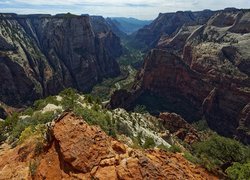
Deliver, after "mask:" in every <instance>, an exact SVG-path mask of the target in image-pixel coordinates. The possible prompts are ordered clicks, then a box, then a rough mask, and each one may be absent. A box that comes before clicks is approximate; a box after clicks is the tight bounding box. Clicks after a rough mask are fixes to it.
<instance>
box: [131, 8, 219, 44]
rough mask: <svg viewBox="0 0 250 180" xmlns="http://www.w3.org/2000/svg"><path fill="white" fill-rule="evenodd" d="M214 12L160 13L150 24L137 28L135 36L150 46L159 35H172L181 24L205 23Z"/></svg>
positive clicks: (155, 42) (157, 39)
mask: <svg viewBox="0 0 250 180" xmlns="http://www.w3.org/2000/svg"><path fill="white" fill-rule="evenodd" d="M214 13H215V12H213V11H210V10H204V11H199V12H191V11H178V12H176V13H160V14H159V16H158V17H157V18H156V19H155V20H154V21H153V22H152V23H151V24H149V25H147V26H145V27H143V28H141V29H139V30H138V32H137V33H136V35H135V38H136V40H138V41H139V42H144V43H145V44H146V45H147V46H149V47H151V48H152V47H154V46H155V45H157V42H158V41H159V39H160V38H161V37H164V36H165V37H168V36H174V35H175V34H176V33H177V32H178V31H179V30H180V28H181V27H182V26H183V25H202V24H205V23H206V22H207V20H208V19H209V18H210V17H211V16H212V15H213V14H214Z"/></svg>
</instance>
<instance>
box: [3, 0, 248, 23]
mask: <svg viewBox="0 0 250 180" xmlns="http://www.w3.org/2000/svg"><path fill="white" fill-rule="evenodd" d="M226 7H237V8H250V0H0V11H1V12H16V13H21V14H24V13H50V14H56V13H63V12H64V13H65V12H71V13H75V14H96V15H103V16H126V17H136V18H140V19H153V18H155V17H156V16H157V15H158V14H159V13H160V12H174V11H178V10H193V11H197V10H203V9H212V10H216V9H224V8H226Z"/></svg>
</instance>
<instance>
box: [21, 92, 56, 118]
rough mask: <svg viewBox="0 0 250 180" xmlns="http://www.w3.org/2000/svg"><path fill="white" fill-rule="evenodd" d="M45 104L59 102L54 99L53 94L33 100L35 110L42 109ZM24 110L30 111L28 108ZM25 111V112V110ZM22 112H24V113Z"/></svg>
mask: <svg viewBox="0 0 250 180" xmlns="http://www.w3.org/2000/svg"><path fill="white" fill-rule="evenodd" d="M47 104H54V105H59V102H58V101H57V100H56V97H55V96H48V97H47V98H45V99H39V100H36V101H35V102H34V105H33V106H34V108H35V109H36V110H41V109H43V108H44V107H45V106H46V105H47ZM26 111H28V112H29V111H31V110H30V108H28V109H27V110H26ZM26 111H25V112H26ZM25 112H24V113H25ZM28 115H32V114H28Z"/></svg>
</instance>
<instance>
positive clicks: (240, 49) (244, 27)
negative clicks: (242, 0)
mask: <svg viewBox="0 0 250 180" xmlns="http://www.w3.org/2000/svg"><path fill="white" fill-rule="evenodd" d="M249 16H250V12H249V11H248V10H237V9H225V10H224V11H220V12H217V13H215V14H214V16H212V17H211V18H210V19H209V20H208V21H207V23H206V24H204V25H200V26H197V25H195V26H190V25H188V26H187V25H184V26H182V28H181V29H180V30H179V31H178V32H177V33H176V34H175V36H174V37H162V38H161V39H160V41H159V42H158V45H157V47H156V49H153V50H151V51H150V52H149V54H148V56H147V57H146V58H145V61H144V66H143V68H142V70H141V71H140V72H139V73H138V75H137V78H136V81H135V83H134V86H133V88H132V89H131V90H130V92H126V91H123V92H122V91H119V92H115V93H114V94H113V96H112V99H111V102H110V106H111V107H117V106H122V107H125V108H129V107H131V106H133V104H136V103H138V102H142V101H143V102H145V99H146V97H148V96H152V95H154V96H155V95H156V96H159V97H160V99H158V101H160V100H165V101H164V102H161V104H167V106H166V109H165V110H168V111H171V112H177V113H178V114H180V115H182V117H184V118H185V120H187V121H189V122H192V121H195V120H199V119H201V118H202V116H205V118H206V120H207V122H208V125H209V126H210V127H211V128H212V129H213V130H215V131H217V132H219V133H220V134H222V135H225V136H229V137H233V136H237V137H238V138H239V139H240V140H242V141H243V142H245V143H249V132H250V129H249V127H248V125H246V122H248V120H247V119H248V114H249V108H248V106H247V105H248V104H249V102H250V93H249V92H250V91H249V89H250V79H249V70H250V66H249V63H250V54H249V52H250V49H249V47H250V46H249V45H250V31H249V27H248V26H249ZM158 25H159V24H158ZM168 25H169V24H168V22H166V23H165V24H163V25H159V26H160V27H165V26H168ZM160 27H159V28H158V29H160ZM120 97H122V98H120ZM135 102H136V103H135ZM152 104H154V103H153V102H152V101H151V104H150V103H149V104H147V105H148V106H151V105H152ZM165 110H164V111H165ZM243 124H244V125H243ZM243 126H244V128H243ZM243 129H244V130H243Z"/></svg>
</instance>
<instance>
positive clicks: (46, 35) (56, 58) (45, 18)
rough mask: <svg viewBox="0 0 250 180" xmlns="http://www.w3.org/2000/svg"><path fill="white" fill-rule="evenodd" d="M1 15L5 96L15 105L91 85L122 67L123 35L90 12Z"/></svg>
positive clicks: (0, 72) (0, 77) (0, 51)
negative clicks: (94, 20)
mask: <svg viewBox="0 0 250 180" xmlns="http://www.w3.org/2000/svg"><path fill="white" fill-rule="evenodd" d="M0 16H1V17H0V21H1V22H0V42H1V45H0V82H1V89H0V94H1V97H0V100H1V101H3V102H5V103H7V104H9V105H20V104H25V103H29V102H30V101H33V100H35V99H37V98H41V97H43V96H48V95H51V94H56V93H58V92H59V91H61V90H62V89H64V88H66V87H74V88H76V89H78V90H80V91H88V90H90V89H91V88H92V87H93V85H95V84H96V83H97V82H98V81H100V80H102V78H105V77H114V76H117V75H118V74H119V73H120V70H119V66H118V64H117V62H116V60H115V59H116V58H117V57H118V56H120V54H121V45H120V39H119V38H118V37H117V36H116V35H115V34H114V33H113V32H112V31H111V29H109V28H108V27H106V25H105V24H104V23H103V22H101V23H100V24H99V25H98V26H99V27H103V28H101V29H100V28H99V29H97V28H95V27H96V25H95V24H93V23H92V24H91V22H90V17H89V16H87V15H86V16H74V15H71V14H65V15H56V16H50V15H27V16H20V15H15V14H1V15H0ZM13 97H15V98H13Z"/></svg>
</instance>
